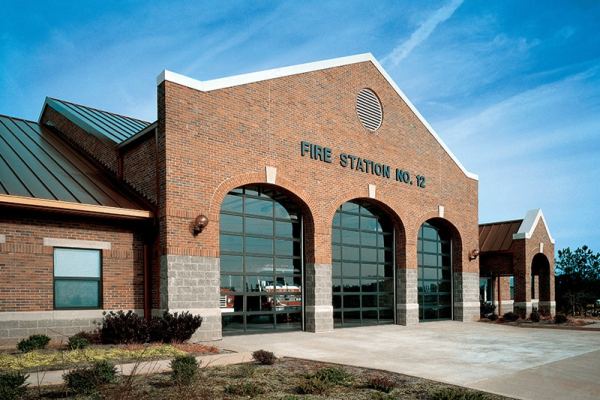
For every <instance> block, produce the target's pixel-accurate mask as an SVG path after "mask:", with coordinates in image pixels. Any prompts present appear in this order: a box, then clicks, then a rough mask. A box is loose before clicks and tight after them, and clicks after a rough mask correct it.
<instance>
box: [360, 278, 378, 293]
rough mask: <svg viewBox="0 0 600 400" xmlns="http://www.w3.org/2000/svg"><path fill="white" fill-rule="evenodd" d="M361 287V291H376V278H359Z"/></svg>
mask: <svg viewBox="0 0 600 400" xmlns="http://www.w3.org/2000/svg"><path fill="white" fill-rule="evenodd" d="M361 283H362V285H361V287H362V291H363V292H376V291H377V279H366V278H362V279H361Z"/></svg>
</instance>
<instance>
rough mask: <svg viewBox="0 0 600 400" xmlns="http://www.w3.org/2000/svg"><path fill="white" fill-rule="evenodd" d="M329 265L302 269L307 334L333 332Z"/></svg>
mask: <svg viewBox="0 0 600 400" xmlns="http://www.w3.org/2000/svg"><path fill="white" fill-rule="evenodd" d="M331 270H332V267H331V264H314V263H307V264H306V266H305V267H304V310H305V312H304V323H305V330H307V331H309V332H329V331H331V330H333V305H332V290H331V285H332V281H331Z"/></svg>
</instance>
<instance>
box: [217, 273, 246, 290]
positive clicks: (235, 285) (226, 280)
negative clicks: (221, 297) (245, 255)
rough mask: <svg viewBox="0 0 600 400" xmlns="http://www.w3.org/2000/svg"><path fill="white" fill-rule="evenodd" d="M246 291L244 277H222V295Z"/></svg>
mask: <svg viewBox="0 0 600 400" xmlns="http://www.w3.org/2000/svg"><path fill="white" fill-rule="evenodd" d="M243 291H244V277H243V276H239V275H221V294H223V293H231V292H243Z"/></svg>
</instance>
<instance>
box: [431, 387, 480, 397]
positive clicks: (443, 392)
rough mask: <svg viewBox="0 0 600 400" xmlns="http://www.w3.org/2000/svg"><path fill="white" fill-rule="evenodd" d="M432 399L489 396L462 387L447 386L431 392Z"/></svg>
mask: <svg viewBox="0 0 600 400" xmlns="http://www.w3.org/2000/svg"><path fill="white" fill-rule="evenodd" d="M431 399H432V400H488V399H490V397H489V396H488V395H486V394H484V393H480V392H471V391H468V390H466V389H462V388H455V387H447V388H444V389H440V390H437V391H435V392H433V393H432V394H431Z"/></svg>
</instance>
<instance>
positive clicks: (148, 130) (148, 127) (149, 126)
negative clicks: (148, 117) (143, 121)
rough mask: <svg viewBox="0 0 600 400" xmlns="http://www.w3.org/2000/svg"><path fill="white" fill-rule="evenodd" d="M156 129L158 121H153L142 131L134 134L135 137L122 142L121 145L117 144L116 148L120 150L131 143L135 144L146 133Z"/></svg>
mask: <svg viewBox="0 0 600 400" xmlns="http://www.w3.org/2000/svg"><path fill="white" fill-rule="evenodd" d="M157 127H158V121H154V122H153V123H151V124H150V125H148V126H147V127H145V128H144V129H142V130H141V131H139V132H138V133H136V134H135V135H133V136H131V137H130V138H128V139H125V140H123V141H122V142H121V143H119V144H118V146H117V147H118V148H120V149H122V148H123V147H127V146H128V145H130V144H131V143H133V142H137V141H138V139H141V138H142V137H145V136H146V134H147V133H149V132H152V131H153V130H155V129H156V128H157Z"/></svg>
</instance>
